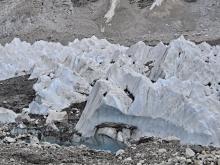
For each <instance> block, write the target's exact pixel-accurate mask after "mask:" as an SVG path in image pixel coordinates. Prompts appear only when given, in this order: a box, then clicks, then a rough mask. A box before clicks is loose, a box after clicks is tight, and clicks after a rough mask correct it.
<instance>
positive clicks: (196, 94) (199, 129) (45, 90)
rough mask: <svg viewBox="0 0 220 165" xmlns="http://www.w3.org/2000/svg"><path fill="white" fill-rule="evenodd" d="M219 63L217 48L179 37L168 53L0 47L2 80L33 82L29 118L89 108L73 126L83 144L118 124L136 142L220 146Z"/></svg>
mask: <svg viewBox="0 0 220 165" xmlns="http://www.w3.org/2000/svg"><path fill="white" fill-rule="evenodd" d="M219 62H220V47H219V46H210V45H208V44H207V43H202V44H200V45H195V44H194V43H192V42H189V41H186V40H185V39H184V38H182V37H181V38H179V39H177V40H173V41H172V42H171V43H170V45H169V46H165V45H164V44H162V43H159V44H158V45H157V46H155V47H150V46H146V45H145V44H144V43H143V42H139V43H137V44H135V45H133V46H131V47H130V48H128V47H123V46H120V45H114V44H110V43H109V42H107V41H106V40H99V39H97V38H95V37H92V38H89V39H83V40H81V41H79V40H75V41H74V42H72V43H69V45H68V46H63V45H61V44H58V43H48V42H44V41H39V42H36V43H34V44H33V45H31V44H29V43H26V42H21V41H20V40H19V39H15V40H13V42H12V43H10V44H8V45H6V46H4V47H3V46H1V47H0V79H1V80H3V79H6V78H10V77H14V76H18V75H22V74H31V77H30V78H38V82H37V83H36V84H35V85H34V89H35V91H36V92H37V97H36V98H35V100H34V101H33V102H32V103H31V104H30V106H29V109H28V110H29V111H30V113H41V114H42V113H43V114H47V113H48V111H60V110H62V109H63V108H66V107H68V106H69V105H71V104H72V103H77V102H82V101H85V100H87V105H86V108H85V110H84V112H83V114H82V116H81V118H80V121H79V122H78V124H77V126H76V128H77V129H78V131H79V132H81V133H82V134H83V135H84V136H92V135H93V134H94V132H95V126H96V125H98V124H101V123H103V122H116V123H117V122H118V123H125V124H130V125H134V126H137V127H138V130H137V132H136V134H135V135H133V138H139V137H141V136H145V135H155V136H160V137H166V136H176V137H178V138H180V139H182V140H183V141H184V142H190V143H199V144H210V143H212V144H215V145H219V144H220V122H219V121H220V93H219V90H220V65H219ZM95 82H96V83H95ZM94 84H95V85H94ZM128 91H129V92H130V94H129V93H128ZM88 95H89V97H88ZM131 95H133V97H134V98H132V97H131Z"/></svg>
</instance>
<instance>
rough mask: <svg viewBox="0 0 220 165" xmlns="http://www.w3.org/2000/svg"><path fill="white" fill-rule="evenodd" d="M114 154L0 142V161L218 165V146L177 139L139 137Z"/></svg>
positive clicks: (219, 159) (19, 162) (79, 148)
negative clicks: (135, 141) (195, 143)
mask: <svg viewBox="0 0 220 165" xmlns="http://www.w3.org/2000/svg"><path fill="white" fill-rule="evenodd" d="M139 143H140V144H132V145H131V146H130V147H129V148H127V149H126V150H119V151H118V152H117V153H116V155H113V154H110V153H106V152H95V151H92V150H89V149H88V148H86V147H85V146H80V147H78V148H76V147H62V146H59V145H51V144H47V143H45V144H42V145H38V144H35V145H28V144H0V164H7V165H8V164H51V165H52V164H78V165H79V164H88V165H91V164H100V165H101V164H109V165H112V164H132V165H142V164H146V165H151V164H152V165H156V164H160V165H174V164H176V165H184V164H195V165H219V164H220V149H216V148H214V147H202V146H186V145H181V144H180V143H179V142H178V141H167V140H160V139H153V138H146V139H144V140H143V139H142V141H140V142H139Z"/></svg>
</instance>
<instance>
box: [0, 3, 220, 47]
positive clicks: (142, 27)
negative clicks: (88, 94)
mask: <svg viewBox="0 0 220 165" xmlns="http://www.w3.org/2000/svg"><path fill="white" fill-rule="evenodd" d="M110 2H111V1H110V0H48V1H44V0H1V1H0V43H2V44H5V43H6V42H10V41H11V40H13V39H14V38H15V37H19V38H21V39H22V40H25V41H29V42H34V41H36V40H40V39H43V40H47V41H59V42H61V43H64V44H67V43H68V41H73V40H74V39H75V38H85V37H91V36H92V35H95V36H97V37H99V38H106V39H108V40H109V41H112V42H114V43H120V44H123V45H131V44H134V43H136V42H137V41H140V40H142V41H145V42H146V43H148V44H151V45H152V44H153V45H154V44H155V43H158V41H163V42H164V43H168V42H169V41H170V40H172V39H174V38H177V37H179V36H180V35H185V37H186V38H189V39H190V40H193V41H195V42H201V41H208V40H209V41H210V43H219V36H220V32H219V28H220V12H219V7H220V6H219V5H220V3H219V1H218V0H209V1H207V0H198V1H188V0H166V1H164V2H163V3H162V5H161V6H160V7H155V8H154V9H153V10H150V7H151V5H152V3H153V1H152V0H120V2H119V5H118V6H117V7H116V9H115V15H114V17H113V18H112V20H111V22H110V24H106V23H105V22H106V19H105V15H106V13H107V12H108V10H109V8H110Z"/></svg>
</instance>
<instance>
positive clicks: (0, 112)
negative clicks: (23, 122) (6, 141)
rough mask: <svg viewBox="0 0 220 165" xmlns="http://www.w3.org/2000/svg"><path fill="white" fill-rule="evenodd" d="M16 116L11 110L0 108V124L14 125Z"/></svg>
mask: <svg viewBox="0 0 220 165" xmlns="http://www.w3.org/2000/svg"><path fill="white" fill-rule="evenodd" d="M16 117H17V114H16V113H15V112H13V111H12V110H9V109H6V108H2V107H0V123H1V124H4V123H15V119H16Z"/></svg>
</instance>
